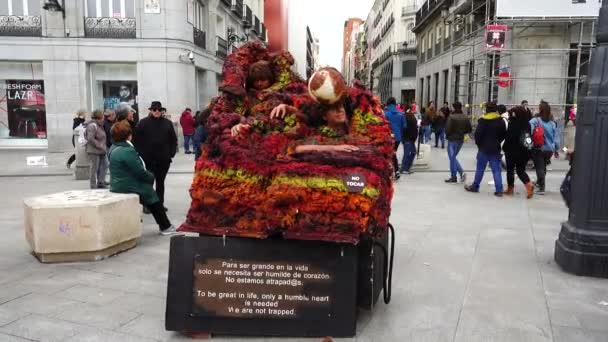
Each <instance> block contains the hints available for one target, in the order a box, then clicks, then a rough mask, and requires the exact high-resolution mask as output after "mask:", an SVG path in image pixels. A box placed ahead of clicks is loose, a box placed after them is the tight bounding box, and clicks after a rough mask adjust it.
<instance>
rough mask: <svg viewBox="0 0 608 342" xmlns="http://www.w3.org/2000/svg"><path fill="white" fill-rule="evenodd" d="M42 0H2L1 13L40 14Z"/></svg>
mask: <svg viewBox="0 0 608 342" xmlns="http://www.w3.org/2000/svg"><path fill="white" fill-rule="evenodd" d="M40 9H41V6H40V1H38V0H2V1H0V15H25V16H28V15H31V16H38V15H40Z"/></svg>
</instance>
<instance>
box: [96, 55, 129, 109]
mask: <svg viewBox="0 0 608 342" xmlns="http://www.w3.org/2000/svg"><path fill="white" fill-rule="evenodd" d="M136 68H137V67H136V65H134V64H92V65H91V74H92V82H93V84H92V89H93V104H92V109H114V108H116V106H118V104H119V103H121V102H125V103H128V104H130V105H131V106H132V107H133V109H135V110H136V111H137V112H139V111H138V86H137V81H136V80H137V72H136ZM136 117H138V115H136Z"/></svg>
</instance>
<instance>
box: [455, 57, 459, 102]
mask: <svg viewBox="0 0 608 342" xmlns="http://www.w3.org/2000/svg"><path fill="white" fill-rule="evenodd" d="M459 96H460V65H454V102H457V101H458V97H459Z"/></svg>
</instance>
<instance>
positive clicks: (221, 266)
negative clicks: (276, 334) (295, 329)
mask: <svg viewBox="0 0 608 342" xmlns="http://www.w3.org/2000/svg"><path fill="white" fill-rule="evenodd" d="M193 276H194V285H193V293H192V296H193V308H192V313H193V314H195V315H198V316H207V315H208V316H222V317H243V318H246V317H257V318H263V317H267V318H298V317H300V316H301V314H302V312H303V310H306V309H314V310H315V313H316V314H320V315H328V314H329V313H330V309H331V299H332V298H331V285H332V280H333V279H332V276H331V275H330V273H328V272H327V271H325V270H323V269H321V268H319V267H315V266H313V265H310V264H307V263H287V262H263V261H251V260H244V259H242V260H241V259H239V260H235V259H215V258H214V259H206V260H205V259H204V258H202V257H201V256H200V255H196V256H195V260H194V274H193Z"/></svg>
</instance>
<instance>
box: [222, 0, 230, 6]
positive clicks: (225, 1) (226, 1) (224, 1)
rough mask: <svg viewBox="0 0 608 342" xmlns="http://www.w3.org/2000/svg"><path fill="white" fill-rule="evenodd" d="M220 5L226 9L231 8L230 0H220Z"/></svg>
mask: <svg viewBox="0 0 608 342" xmlns="http://www.w3.org/2000/svg"><path fill="white" fill-rule="evenodd" d="M222 3H223V4H224V5H226V6H228V7H230V6H232V0H222Z"/></svg>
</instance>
